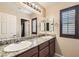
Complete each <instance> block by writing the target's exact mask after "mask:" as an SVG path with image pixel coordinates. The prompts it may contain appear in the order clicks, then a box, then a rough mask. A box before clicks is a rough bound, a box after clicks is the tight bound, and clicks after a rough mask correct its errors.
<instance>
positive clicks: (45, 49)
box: [15, 38, 56, 57]
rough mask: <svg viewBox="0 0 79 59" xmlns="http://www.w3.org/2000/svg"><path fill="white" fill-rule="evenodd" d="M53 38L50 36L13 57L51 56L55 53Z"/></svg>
mask: <svg viewBox="0 0 79 59" xmlns="http://www.w3.org/2000/svg"><path fill="white" fill-rule="evenodd" d="M55 39H56V38H52V39H50V40H48V41H46V42H44V43H42V44H40V45H38V46H37V47H34V48H31V49H30V50H28V51H25V52H23V53H21V54H18V55H16V56H15V57H51V56H54V54H55Z"/></svg>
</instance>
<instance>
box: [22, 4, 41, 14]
mask: <svg viewBox="0 0 79 59" xmlns="http://www.w3.org/2000/svg"><path fill="white" fill-rule="evenodd" d="M23 3H24V4H26V5H28V6H29V7H31V8H33V9H34V10H36V11H38V12H40V13H41V9H40V7H39V6H38V5H36V4H34V3H32V2H23Z"/></svg>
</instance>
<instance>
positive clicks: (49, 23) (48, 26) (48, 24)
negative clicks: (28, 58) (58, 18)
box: [40, 19, 54, 32]
mask: <svg viewBox="0 0 79 59" xmlns="http://www.w3.org/2000/svg"><path fill="white" fill-rule="evenodd" d="M40 24H41V31H49V32H53V31H54V19H47V20H43V21H41V23H40Z"/></svg>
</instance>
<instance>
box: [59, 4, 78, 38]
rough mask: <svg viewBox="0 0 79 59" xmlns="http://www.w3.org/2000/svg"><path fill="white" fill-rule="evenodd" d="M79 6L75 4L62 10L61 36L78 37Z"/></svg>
mask: <svg viewBox="0 0 79 59" xmlns="http://www.w3.org/2000/svg"><path fill="white" fill-rule="evenodd" d="M78 8H79V6H78V5H77V6H73V7H70V8H66V9H63V10H61V11H60V36H62V37H74V38H78V36H79V35H78V33H79V31H78V30H79V11H78V10H79V9H78Z"/></svg>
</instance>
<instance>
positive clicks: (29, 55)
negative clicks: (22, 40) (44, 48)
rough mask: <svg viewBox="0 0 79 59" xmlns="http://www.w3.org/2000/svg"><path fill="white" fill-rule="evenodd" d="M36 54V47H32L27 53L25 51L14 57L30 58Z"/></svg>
mask: <svg viewBox="0 0 79 59" xmlns="http://www.w3.org/2000/svg"><path fill="white" fill-rule="evenodd" d="M36 53H38V47H34V48H32V49H30V50H28V51H25V52H23V53H21V54H19V55H17V56H16V57H32V56H33V55H35V54H36Z"/></svg>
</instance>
